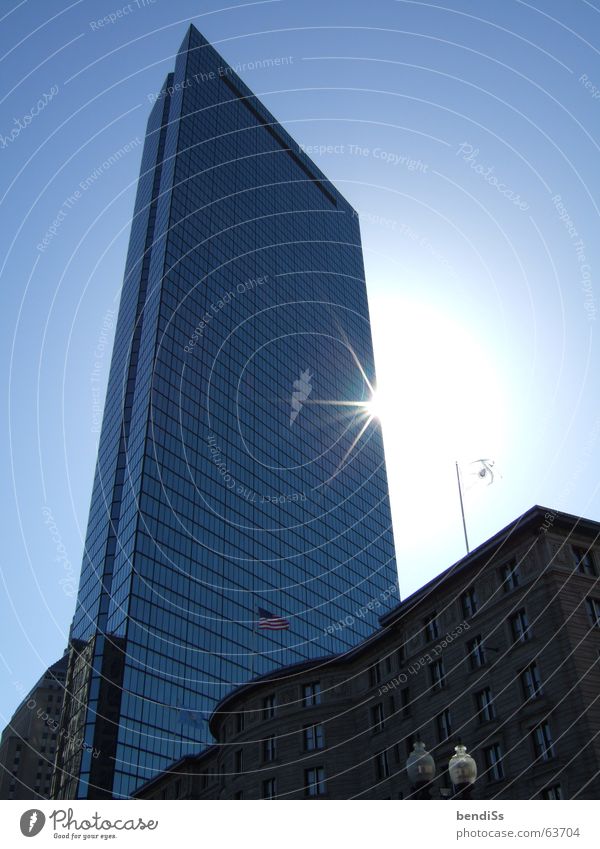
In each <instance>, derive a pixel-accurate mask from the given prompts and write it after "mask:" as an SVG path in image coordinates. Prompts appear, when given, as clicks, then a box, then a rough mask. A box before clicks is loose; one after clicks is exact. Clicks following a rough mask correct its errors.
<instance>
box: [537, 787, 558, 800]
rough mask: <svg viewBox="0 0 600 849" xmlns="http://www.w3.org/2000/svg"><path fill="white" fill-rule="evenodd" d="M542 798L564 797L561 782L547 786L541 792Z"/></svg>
mask: <svg viewBox="0 0 600 849" xmlns="http://www.w3.org/2000/svg"><path fill="white" fill-rule="evenodd" d="M541 796H542V799H562V798H563V794H562V788H561V786H560V784H553V785H552V786H551V787H546V789H545V790H542V793H541Z"/></svg>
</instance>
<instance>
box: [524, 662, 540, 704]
mask: <svg viewBox="0 0 600 849" xmlns="http://www.w3.org/2000/svg"><path fill="white" fill-rule="evenodd" d="M521 686H522V688H523V696H524V697H525V698H526V699H535V698H537V697H538V696H540V695H541V694H542V679H541V677H540V670H539V667H538V665H537V663H530V664H529V666H527V667H526V668H525V669H524V670H523V671H522V672H521Z"/></svg>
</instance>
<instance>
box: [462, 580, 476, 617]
mask: <svg viewBox="0 0 600 849" xmlns="http://www.w3.org/2000/svg"><path fill="white" fill-rule="evenodd" d="M477 607H478V604H477V593H476V592H475V587H469V589H468V590H466V591H465V592H464V593H463V594H462V611H463V615H464V616H465V617H468V616H474V615H475V614H476V613H477Z"/></svg>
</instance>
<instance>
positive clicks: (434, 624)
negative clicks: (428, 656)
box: [423, 611, 440, 642]
mask: <svg viewBox="0 0 600 849" xmlns="http://www.w3.org/2000/svg"><path fill="white" fill-rule="evenodd" d="M423 627H424V629H425V640H426V641H427V642H430V641H431V640H437V639H438V638H439V636H440V627H439V625H438V621H437V613H435V611H434V612H433V613H431V614H430V615H429V616H428V617H427V618H426V619H425V621H424V622H423Z"/></svg>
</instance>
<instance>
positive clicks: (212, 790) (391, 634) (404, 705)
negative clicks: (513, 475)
mask: <svg viewBox="0 0 600 849" xmlns="http://www.w3.org/2000/svg"><path fill="white" fill-rule="evenodd" d="M599 535H600V524H599V523H597V522H592V521H589V520H587V519H581V518H578V517H576V516H570V515H567V514H564V513H560V512H557V511H551V510H548V509H545V508H542V507H533V508H532V509H530V510H529V511H528V512H527V513H525V514H524V515H523V516H521V517H519V518H518V519H516V520H515V521H514V522H512V523H511V524H510V525H509V526H508V527H506V528H504V529H503V530H502V531H500V532H499V533H498V534H496V535H495V536H494V537H492V538H491V539H490V540H488V541H487V542H485V543H484V544H483V545H481V546H479V548H477V549H476V550H474V551H473V552H471V553H470V554H469V555H468V556H466V557H464V558H463V559H462V560H460V561H459V562H458V563H456V564H455V565H454V566H452V567H451V568H449V569H447V570H446V571H445V572H443V573H442V574H441V575H439V576H438V577H437V578H435V579H434V580H432V581H430V582H429V583H428V584H426V585H425V586H424V587H422V588H421V589H420V590H418V591H417V592H416V593H414V594H413V595H412V596H410V597H409V598H407V599H406V600H405V601H403V602H401V603H400V604H399V605H398V606H397V607H395V608H394V609H393V610H391V611H390V612H389V613H387V614H385V615H383V616H382V617H381V620H380V622H381V628H380V630H378V631H377V632H376V633H375V634H373V636H372V637H371V638H369V639H368V640H366V641H365V642H363V643H362V644H361V645H359V646H358V647H357V648H355V649H353V650H352V651H350V652H347V653H346V654H344V655H337V656H334V657H331V656H329V657H323V658H321V659H319V660H312V661H308V662H305V663H300V664H295V665H293V666H288V667H286V668H283V669H280V670H278V671H277V672H276V673H271V674H270V675H268V676H264V677H263V678H260V679H255V680H254V681H252V682H250V683H249V684H246V685H244V686H242V687H239V688H238V689H237V690H235V691H234V692H232V693H231V694H229V695H228V696H227V697H226V698H224V699H223V700H222V701H221V702H220V703H219V704H218V705H217V708H216V710H215V711H214V712H213V714H212V716H211V718H210V722H209V726H210V730H211V732H212V734H213V736H214V739H215V741H216V743H215V745H213V746H212V747H211V748H209V749H208V750H206V751H205V752H203V753H202V754H200V755H197V756H194V757H187V758H183V759H181V760H180V761H178V762H177V763H176V764H173V765H172V767H171V768H169V770H167V771H166V772H164V773H162V774H160V775H159V776H158V777H156V778H155V779H153V780H152V781H150V782H148V783H147V784H145V785H144V786H143V787H142V788H141V789H140V790H139V791H138V793H137V794H136V796H137V797H139V798H188V799H189V798H193V799H215V798H222V799H232V798H234V799H260V798H263V799H270V798H281V799H300V798H328V799H349V798H357V799H358V798H368V799H398V798H400V799H402V798H410V796H411V793H413V790H412V788H411V786H410V785H409V782H408V778H407V773H406V768H405V766H406V759H407V756H408V754H409V752H410V751H411V750H412V747H413V743H414V741H415V739H416V738H417V736H418V737H420V739H421V740H422V741H423V742H424V743H425V745H426V748H427V749H428V750H429V751H430V752H431V754H432V755H433V757H434V758H435V761H436V764H437V771H438V774H437V777H436V779H435V780H434V781H433V782H432V783H431V786H430V787H429V788H428V789H429V794H430V796H431V798H438V799H439V798H443V797H444V796H447V795H449V794H450V793H451V788H450V783H449V781H448V772H447V764H448V760H449V758H450V756H451V755H452V753H453V751H454V746H455V745H456V744H457V743H458V741H459V740H462V742H463V743H464V744H465V745H466V746H467V748H468V750H469V752H470V753H471V754H472V755H473V757H474V758H475V760H476V763H477V766H478V778H477V781H476V783H475V785H474V788H473V798H474V799H495V798H498V799H530V798H536V799H571V798H578V799H594V798H598V797H599V795H600V773H599V770H600V738H599V735H598V731H599V730H600V703H599V701H598V693H599V692H600V659H599V651H600V586H599V584H598V569H599V565H600V551H599V548H600V547H599V546H598V537H599ZM331 627H344V626H343V624H340V623H335V624H333V623H332V626H331Z"/></svg>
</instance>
